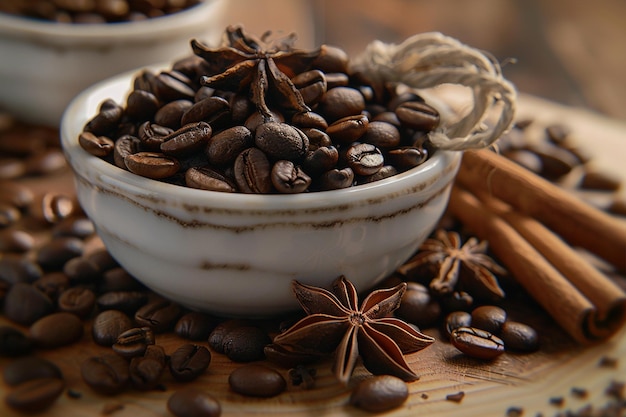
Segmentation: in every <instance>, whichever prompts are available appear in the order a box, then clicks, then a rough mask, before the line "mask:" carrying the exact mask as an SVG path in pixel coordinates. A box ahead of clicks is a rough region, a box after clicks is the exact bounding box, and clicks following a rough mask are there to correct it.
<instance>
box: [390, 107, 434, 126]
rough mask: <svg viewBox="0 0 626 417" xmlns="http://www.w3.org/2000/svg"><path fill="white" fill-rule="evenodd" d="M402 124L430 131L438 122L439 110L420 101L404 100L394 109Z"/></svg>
mask: <svg viewBox="0 0 626 417" xmlns="http://www.w3.org/2000/svg"><path fill="white" fill-rule="evenodd" d="M395 113H396V116H398V120H400V123H401V124H402V125H403V126H407V127H409V128H411V129H417V130H421V131H426V132H428V131H431V130H433V129H434V128H435V127H437V125H438V124H439V112H438V111H437V110H436V109H435V108H433V107H432V106H429V105H428V104H426V103H424V102H422V101H406V102H404V103H402V104H400V105H398V107H396V109H395Z"/></svg>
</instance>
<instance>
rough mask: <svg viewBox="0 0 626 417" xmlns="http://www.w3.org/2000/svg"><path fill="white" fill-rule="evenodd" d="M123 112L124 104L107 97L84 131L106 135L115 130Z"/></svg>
mask: <svg viewBox="0 0 626 417" xmlns="http://www.w3.org/2000/svg"><path fill="white" fill-rule="evenodd" d="M123 113H124V109H123V108H122V106H120V105H118V104H117V103H116V102H115V101H114V100H111V99H107V100H105V101H103V102H102V104H101V105H100V109H99V112H98V113H97V114H96V115H95V116H94V117H93V118H91V119H90V120H89V121H88V122H87V124H86V125H85V127H84V131H85V132H91V133H93V134H94V135H96V136H106V135H108V134H109V133H111V132H113V131H114V130H115V128H116V127H117V124H118V123H119V121H120V119H121V118H122V114H123Z"/></svg>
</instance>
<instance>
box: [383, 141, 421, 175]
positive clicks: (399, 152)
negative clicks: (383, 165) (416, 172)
mask: <svg viewBox="0 0 626 417" xmlns="http://www.w3.org/2000/svg"><path fill="white" fill-rule="evenodd" d="M427 159H428V150H427V149H425V148H417V147H414V146H403V147H399V148H396V149H391V150H390V151H389V152H388V153H387V159H386V161H387V162H388V163H390V164H391V165H393V166H394V167H396V168H397V169H399V170H401V171H406V170H409V169H411V168H415V167H417V166H420V165H421V164H423V163H424V162H426V160H427Z"/></svg>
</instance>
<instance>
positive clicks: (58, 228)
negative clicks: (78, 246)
mask: <svg viewBox="0 0 626 417" xmlns="http://www.w3.org/2000/svg"><path fill="white" fill-rule="evenodd" d="M95 232H96V228H95V227H94V224H93V222H92V221H91V220H89V219H88V218H87V217H69V218H65V219H63V220H61V221H60V222H58V223H56V224H55V225H54V227H53V228H52V237H77V238H79V239H86V238H88V237H89V236H92V235H93V234H94V233H95Z"/></svg>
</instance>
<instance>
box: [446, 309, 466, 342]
mask: <svg viewBox="0 0 626 417" xmlns="http://www.w3.org/2000/svg"><path fill="white" fill-rule="evenodd" d="M471 326H472V315H471V314H470V313H468V312H467V311H453V312H452V313H449V314H448V315H447V316H446V319H445V321H444V328H443V330H444V334H445V336H446V337H447V338H448V339H450V337H452V332H453V331H454V330H456V329H458V328H459V327H471Z"/></svg>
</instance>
